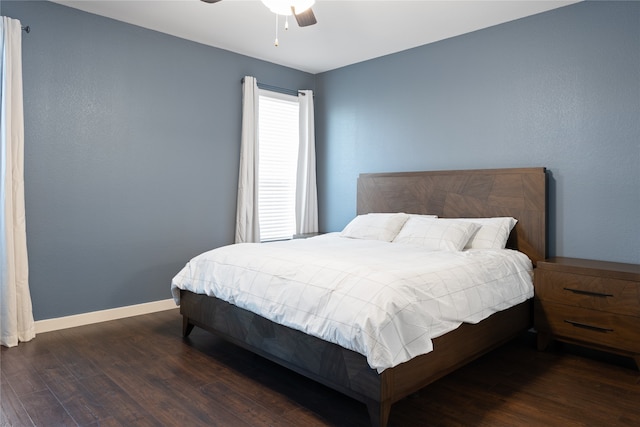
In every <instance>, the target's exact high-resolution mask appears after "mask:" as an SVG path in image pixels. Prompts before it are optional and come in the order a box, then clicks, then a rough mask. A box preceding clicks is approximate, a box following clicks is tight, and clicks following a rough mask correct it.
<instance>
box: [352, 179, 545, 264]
mask: <svg viewBox="0 0 640 427" xmlns="http://www.w3.org/2000/svg"><path fill="white" fill-rule="evenodd" d="M357 204H358V205H357V210H358V214H359V215H360V214H365V213H369V212H406V213H415V214H433V215H438V216H439V217H443V218H482V217H495V216H511V217H514V218H516V219H517V220H518V223H517V224H516V226H515V228H514V229H513V231H512V232H511V236H510V237H509V242H508V243H507V247H509V248H512V249H517V250H519V251H521V252H524V253H525V254H527V255H528V256H529V258H531V261H532V262H533V263H534V265H535V264H536V263H537V262H538V261H539V260H543V259H544V258H546V255H547V227H546V224H547V174H546V170H545V168H515V169H478V170H460V171H434V172H397V173H369V174H361V175H360V176H359V177H358V198H357Z"/></svg>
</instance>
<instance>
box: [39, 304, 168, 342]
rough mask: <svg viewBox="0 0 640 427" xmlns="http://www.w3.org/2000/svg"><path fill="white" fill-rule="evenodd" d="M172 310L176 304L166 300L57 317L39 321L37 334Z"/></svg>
mask: <svg viewBox="0 0 640 427" xmlns="http://www.w3.org/2000/svg"><path fill="white" fill-rule="evenodd" d="M172 308H177V306H176V303H175V302H174V301H173V299H166V300H161V301H153V302H147V303H144V304H136V305H129V306H126V307H118V308H112V309H109V310H100V311H93V312H91V313H82V314H75V315H73V316H65V317H57V318H55V319H44V320H38V321H36V322H35V324H36V334H41V333H43V332H51V331H58V330H60V329H67V328H74V327H76V326H84V325H90V324H92V323H99V322H106V321H109V320H116V319H122V318H125V317H132V316H138V315H141V314H149V313H155V312H158V311H164V310H170V309H172Z"/></svg>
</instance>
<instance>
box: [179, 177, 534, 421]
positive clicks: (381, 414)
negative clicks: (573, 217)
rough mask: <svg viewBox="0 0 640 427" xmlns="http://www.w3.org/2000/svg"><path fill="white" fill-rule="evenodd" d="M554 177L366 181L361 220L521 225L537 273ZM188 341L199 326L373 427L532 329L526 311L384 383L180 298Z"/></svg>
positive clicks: (358, 362)
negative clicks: (350, 407)
mask: <svg viewBox="0 0 640 427" xmlns="http://www.w3.org/2000/svg"><path fill="white" fill-rule="evenodd" d="M546 188H547V179H546V171H545V169H544V168H518V169H491V170H465V171H437V172H406V173H381V174H362V175H360V176H359V178H358V197H357V213H358V214H364V213H368V212H406V213H418V214H420V213H421V214H435V215H438V216H440V217H459V218H464V217H494V216H512V217H514V218H517V219H518V223H517V225H516V227H515V228H514V230H513V231H512V233H511V236H510V238H509V243H508V247H511V248H514V249H518V250H520V251H522V252H524V253H526V254H527V255H528V256H529V258H530V259H531V260H532V261H533V263H534V264H535V263H536V262H537V261H538V260H542V259H544V258H545V256H546V233H547V231H546V210H547V207H546V201H547V197H546V194H547V193H546ZM180 298H181V303H180V313H181V314H182V316H183V335H184V336H185V337H186V336H188V335H189V333H190V332H191V330H192V329H193V327H194V326H198V327H201V328H203V329H206V330H208V331H211V332H213V333H215V334H217V335H219V336H221V337H223V338H225V339H227V340H229V341H231V342H233V343H235V344H237V345H239V346H241V347H243V348H246V349H248V350H250V351H252V352H254V353H256V354H259V355H261V356H263V357H266V358H267V359H270V360H272V361H274V362H276V363H279V364H281V365H283V366H285V367H287V368H289V369H292V370H294V371H296V372H298V373H300V374H302V375H305V376H307V377H309V378H311V379H313V380H316V381H318V382H320V383H322V384H325V385H327V386H329V387H331V388H333V389H335V390H338V391H340V392H342V393H344V394H346V395H348V396H351V397H353V398H355V399H357V400H359V401H362V402H364V403H365V404H366V405H367V408H368V411H369V415H370V417H371V423H372V425H373V426H382V427H384V426H386V425H387V422H388V419H389V413H390V409H391V404H392V403H394V402H396V401H398V400H400V399H402V398H404V397H406V396H408V395H409V394H411V393H414V392H416V391H418V390H419V389H421V388H423V387H425V386H426V385H428V384H430V383H432V382H433V381H435V380H437V379H439V378H441V377H443V376H444V375H446V374H448V373H450V372H452V371H454V370H455V369H457V368H459V367H461V366H463V365H465V364H467V363H468V362H470V361H472V360H474V359H476V358H478V357H479V356H481V355H483V354H485V353H487V352H488V351H490V350H492V349H494V348H496V347H498V346H500V345H502V344H503V343H505V342H507V341H509V340H510V339H512V338H514V337H515V336H517V335H518V334H520V333H522V332H523V331H525V330H527V329H528V328H529V327H530V326H531V325H532V304H531V301H532V300H529V301H526V302H524V303H522V304H519V305H518V306H515V307H513V308H510V309H508V310H505V311H502V312H498V313H495V314H493V315H492V316H490V317H489V318H487V319H485V320H483V321H482V322H480V323H478V324H475V325H472V324H463V325H462V326H460V327H459V328H458V329H456V330H454V331H452V332H449V333H447V334H445V335H443V336H440V337H438V338H436V339H434V341H433V342H434V350H433V351H432V352H430V353H427V354H424V355H422V356H418V357H416V358H414V359H412V360H410V361H408V362H405V363H402V364H400V365H398V366H396V367H394V368H389V369H386V370H385V371H383V372H382V373H381V374H378V373H377V372H376V370H374V369H372V368H371V367H369V365H368V364H367V361H366V358H365V357H364V356H363V355H361V354H359V353H356V352H353V351H351V350H347V349H345V348H343V347H340V346H338V345H336V344H332V343H329V342H326V341H323V340H321V339H318V338H315V337H312V336H309V335H306V334H304V333H303V332H300V331H297V330H293V329H291V328H288V327H285V326H282V325H279V324H276V323H274V322H271V321H269V320H267V319H265V318H263V317H260V316H258V315H255V314H253V313H251V312H249V311H247V310H244V309H241V308H238V307H236V306H234V305H231V304H229V303H227V302H225V301H222V300H219V299H217V298H213V297H208V296H206V295H198V294H194V293H192V292H189V291H181V293H180Z"/></svg>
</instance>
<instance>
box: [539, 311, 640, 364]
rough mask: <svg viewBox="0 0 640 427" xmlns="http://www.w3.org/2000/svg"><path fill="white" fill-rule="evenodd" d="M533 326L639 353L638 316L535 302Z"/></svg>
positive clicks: (639, 322) (639, 323)
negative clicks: (534, 321)
mask: <svg viewBox="0 0 640 427" xmlns="http://www.w3.org/2000/svg"><path fill="white" fill-rule="evenodd" d="M535 310H536V311H535V316H536V328H537V329H538V330H541V331H545V332H550V333H551V334H552V335H554V336H557V337H559V338H569V339H572V340H577V341H584V342H588V343H593V344H599V345H601V346H605V347H613V348H617V349H620V350H625V351H629V352H632V353H640V339H638V331H640V318H638V317H632V316H624V315H616V314H610V313H604V312H601V311H596V310H589V309H584V308H579V307H571V306H567V305H562V304H554V303H550V302H546V301H545V302H544V304H541V303H540V301H536V305H535Z"/></svg>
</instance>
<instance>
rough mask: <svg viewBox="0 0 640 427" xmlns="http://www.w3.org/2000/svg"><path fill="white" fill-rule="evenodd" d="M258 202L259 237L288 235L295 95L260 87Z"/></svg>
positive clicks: (291, 222) (291, 229)
mask: <svg viewBox="0 0 640 427" xmlns="http://www.w3.org/2000/svg"><path fill="white" fill-rule="evenodd" d="M259 92H260V100H259V103H258V105H259V113H258V122H259V124H258V146H259V154H258V159H259V160H258V162H259V163H258V170H259V172H258V203H259V211H260V212H259V217H260V240H261V241H263V242H264V241H270V240H283V239H291V238H292V237H293V235H294V234H295V229H296V216H295V198H296V176H297V164H298V144H299V138H300V135H299V120H300V119H299V106H298V98H297V97H295V96H291V95H284V94H280V93H277V92H271V91H267V90H262V89H261V90H260V91H259Z"/></svg>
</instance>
